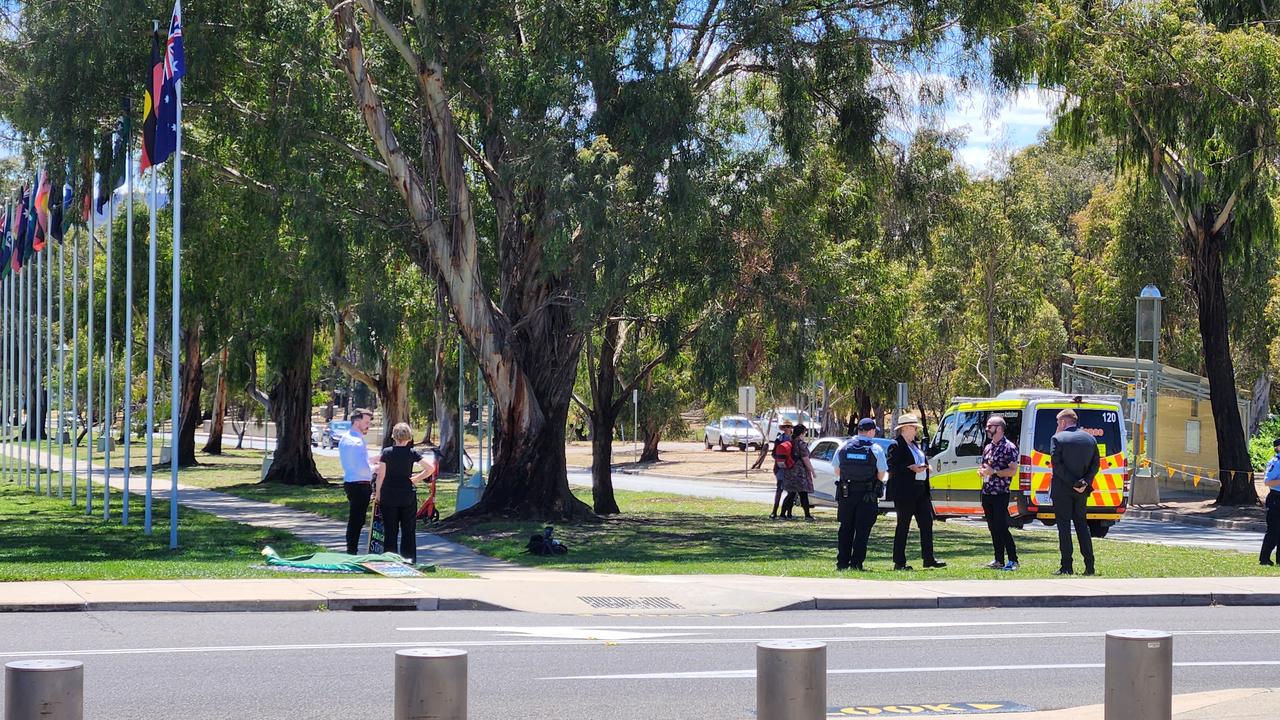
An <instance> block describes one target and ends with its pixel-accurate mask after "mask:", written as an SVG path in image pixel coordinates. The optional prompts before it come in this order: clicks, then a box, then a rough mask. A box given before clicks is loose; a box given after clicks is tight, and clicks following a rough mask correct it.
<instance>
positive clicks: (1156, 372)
mask: <svg viewBox="0 0 1280 720" xmlns="http://www.w3.org/2000/svg"><path fill="white" fill-rule="evenodd" d="M1135 302H1136V306H1137V307H1136V311H1135V316H1134V337H1133V382H1134V401H1135V402H1137V399H1138V392H1139V389H1138V379H1139V377H1140V370H1139V362H1140V361H1141V358H1142V344H1143V343H1149V344H1150V345H1151V369H1150V371H1149V372H1148V373H1147V379H1146V399H1145V405H1146V412H1145V413H1144V417H1143V421H1144V422H1145V428H1144V429H1145V430H1146V434H1147V438H1146V440H1147V441H1146V449H1147V460H1148V462H1149V463H1150V464H1151V472H1150V473H1149V474H1148V477H1149V478H1150V486H1149V488H1148V490H1149V491H1150V492H1151V493H1153V494H1154V495H1155V496H1156V499H1155V500H1152V501H1153V502H1158V497H1159V492H1158V488H1157V484H1156V482H1155V477H1156V468H1155V459H1156V419H1157V400H1158V399H1159V396H1160V325H1161V320H1162V318H1161V305H1162V304H1163V302H1164V296H1163V295H1161V294H1160V288H1158V287H1156V286H1155V285H1147V286H1146V287H1144V288H1142V292H1140V293H1138V296H1137V297H1136V298H1135ZM1134 430H1135V434H1136V430H1137V426H1136V425H1135V427H1134ZM1133 441H1134V449H1133V459H1134V462H1133V472H1134V473H1135V477H1136V473H1137V460H1138V443H1137V438H1133ZM1134 495H1135V497H1134V498H1133V502H1134V504H1141V502H1140V499H1139V498H1138V497H1137V495H1138V493H1137V490H1136V487H1135V492H1134ZM1142 499H1147V498H1142Z"/></svg>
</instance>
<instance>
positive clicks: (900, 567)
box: [893, 565, 915, 570]
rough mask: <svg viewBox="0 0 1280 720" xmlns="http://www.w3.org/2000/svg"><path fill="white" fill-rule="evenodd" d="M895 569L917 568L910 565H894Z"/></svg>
mask: <svg viewBox="0 0 1280 720" xmlns="http://www.w3.org/2000/svg"><path fill="white" fill-rule="evenodd" d="M893 569H894V570H915V568H913V567H911V566H910V565H894V566H893Z"/></svg>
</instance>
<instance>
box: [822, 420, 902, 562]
mask: <svg viewBox="0 0 1280 720" xmlns="http://www.w3.org/2000/svg"><path fill="white" fill-rule="evenodd" d="M877 430H879V428H878V427H876V421H875V420H872V419H871V418H863V419H861V420H859V421H858V434H857V435H855V436H854V438H853V439H852V440H850V441H849V442H847V443H845V444H844V445H842V446H841V447H840V450H839V451H838V452H837V453H836V460H837V461H836V462H835V463H834V465H835V471H836V502H837V505H838V510H837V514H836V517H837V518H838V519H839V520H840V535H839V538H838V541H837V545H836V569H837V570H848V569H853V570H865V568H864V567H862V562H863V561H864V560H865V559H866V557H867V540H868V539H870V537H871V527H872V526H873V525H875V524H876V517H877V516H878V515H879V513H880V491H881V490H882V489H883V488H884V481H885V478H886V477H887V476H888V474H889V462H888V460H887V458H886V457H885V453H884V448H882V447H880V446H879V445H877V444H875V443H874V442H872V441H871V438H873V437H875V436H876V431H877Z"/></svg>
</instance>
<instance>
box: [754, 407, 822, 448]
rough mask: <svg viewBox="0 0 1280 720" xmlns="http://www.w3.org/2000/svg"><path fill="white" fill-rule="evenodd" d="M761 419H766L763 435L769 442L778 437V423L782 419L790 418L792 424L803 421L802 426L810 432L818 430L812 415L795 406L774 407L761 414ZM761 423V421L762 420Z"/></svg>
mask: <svg viewBox="0 0 1280 720" xmlns="http://www.w3.org/2000/svg"><path fill="white" fill-rule="evenodd" d="M761 420H762V421H767V422H768V424H767V425H766V427H765V433H764V436H765V437H766V438H768V439H769V441H770V442H772V441H773V439H774V438H776V437H778V424H779V423H780V422H781V421H782V420H790V421H791V424H792V425H795V424H798V423H804V426H805V427H806V428H808V429H809V430H810V431H811V432H818V431H819V430H818V425H817V424H816V423H814V421H813V417H812V416H810V415H809V413H807V412H805V411H804V410H801V409H800V408H797V407H780V408H774V409H773V411H772V412H769V413H766V414H764V415H762V416H761ZM762 424H763V422H762Z"/></svg>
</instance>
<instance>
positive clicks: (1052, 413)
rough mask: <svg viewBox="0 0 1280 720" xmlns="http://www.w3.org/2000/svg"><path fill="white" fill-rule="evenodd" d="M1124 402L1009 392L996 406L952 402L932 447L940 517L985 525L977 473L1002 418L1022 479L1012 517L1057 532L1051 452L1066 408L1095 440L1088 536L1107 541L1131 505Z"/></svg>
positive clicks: (991, 401)
mask: <svg viewBox="0 0 1280 720" xmlns="http://www.w3.org/2000/svg"><path fill="white" fill-rule="evenodd" d="M1121 402H1122V401H1121V398H1120V397H1118V396H1111V395H1084V396H1080V395H1076V396H1070V395H1064V394H1062V393H1060V392H1057V391H1054V390H1010V391H1007V392H1003V393H1000V394H999V395H997V396H996V397H994V398H955V399H954V400H953V401H952V404H951V407H950V408H948V409H947V412H946V414H945V415H943V417H942V421H941V422H940V423H939V424H938V427H937V431H936V432H935V434H934V436H933V438H932V440H931V441H930V443H929V446H928V455H929V463H930V465H931V468H930V469H931V471H932V473H931V477H930V487H931V489H932V491H933V506H934V511H935V512H936V513H937V515H938V517H940V518H946V517H981V516H982V498H981V492H982V478H981V477H980V476H979V475H978V465H979V464H980V463H981V461H982V448H983V446H984V445H986V442H987V437H986V424H987V418H988V417H990V416H992V415H999V416H1000V417H1003V418H1004V420H1005V423H1006V427H1007V436H1008V438H1009V439H1010V440H1012V441H1013V442H1015V443H1017V445H1018V454H1019V456H1020V462H1019V467H1018V475H1017V478H1016V479H1015V481H1014V483H1013V484H1012V485H1011V487H1010V492H1009V516H1010V520H1011V523H1012V524H1014V525H1015V526H1017V527H1021V526H1022V525H1023V524H1025V523H1026V522H1027V521H1030V520H1040V521H1041V522H1042V523H1044V524H1045V525H1053V524H1054V523H1055V522H1056V517H1055V516H1054V512H1053V499H1052V498H1050V496H1049V480H1050V474H1051V468H1050V462H1049V444H1050V440H1051V439H1052V438H1053V434H1054V433H1055V432H1057V425H1058V421H1057V416H1058V413H1059V412H1060V411H1061V410H1063V409H1064V408H1071V409H1073V410H1075V411H1076V415H1078V416H1079V418H1080V428H1081V429H1082V430H1084V431H1085V432H1087V433H1089V434H1091V435H1093V436H1094V437H1095V438H1097V440H1098V452H1099V455H1100V456H1101V461H1100V463H1099V470H1098V477H1097V479H1096V480H1095V481H1094V489H1093V493H1092V494H1091V495H1090V496H1089V503H1088V517H1089V529H1090V531H1091V533H1092V534H1093V536H1094V537H1104V536H1106V534H1107V530H1108V529H1109V528H1110V527H1111V526H1112V525H1114V524H1115V523H1116V522H1118V521H1119V520H1120V519H1121V518H1122V517H1123V516H1124V513H1125V510H1126V509H1127V508H1128V504H1129V466H1128V462H1127V460H1126V455H1125V450H1126V447H1127V444H1126V437H1125V426H1124V416H1123V410H1122V405H1121Z"/></svg>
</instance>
